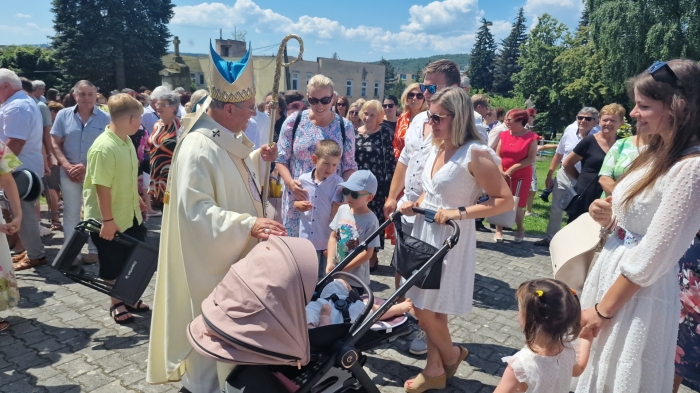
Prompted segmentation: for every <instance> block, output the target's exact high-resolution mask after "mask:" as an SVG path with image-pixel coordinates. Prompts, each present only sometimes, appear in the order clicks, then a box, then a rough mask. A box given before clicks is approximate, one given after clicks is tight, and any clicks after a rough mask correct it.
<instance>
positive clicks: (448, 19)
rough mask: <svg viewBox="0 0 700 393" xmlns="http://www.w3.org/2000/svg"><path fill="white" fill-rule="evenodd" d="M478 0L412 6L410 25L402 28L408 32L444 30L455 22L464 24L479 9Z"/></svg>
mask: <svg viewBox="0 0 700 393" xmlns="http://www.w3.org/2000/svg"><path fill="white" fill-rule="evenodd" d="M477 4H478V0H443V1H433V2H432V3H429V4H428V5H425V6H422V5H412V6H411V8H409V9H408V13H409V14H410V15H411V17H410V18H409V19H408V21H409V24H408V25H403V26H401V30H404V31H408V32H419V31H431V30H436V29H437V30H442V29H444V28H446V27H449V26H451V25H452V24H453V23H455V22H462V23H463V21H464V18H465V17H466V15H467V14H468V13H470V12H472V11H475V10H476V8H477Z"/></svg>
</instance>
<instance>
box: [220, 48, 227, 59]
mask: <svg viewBox="0 0 700 393" xmlns="http://www.w3.org/2000/svg"><path fill="white" fill-rule="evenodd" d="M221 51H222V52H223V53H222V54H221V55H222V56H223V57H228V46H224V47H221Z"/></svg>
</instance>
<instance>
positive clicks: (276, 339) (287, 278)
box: [187, 236, 318, 365]
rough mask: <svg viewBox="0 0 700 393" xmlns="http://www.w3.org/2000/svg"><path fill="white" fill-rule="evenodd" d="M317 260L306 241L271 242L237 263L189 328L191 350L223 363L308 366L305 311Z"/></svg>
mask: <svg viewBox="0 0 700 393" xmlns="http://www.w3.org/2000/svg"><path fill="white" fill-rule="evenodd" d="M317 274H318V259H317V257H316V250H315V248H314V246H313V245H312V244H311V242H309V241H308V240H307V239H300V238H292V237H276V236H270V239H269V240H268V241H265V242H261V243H259V244H258V245H256V246H255V248H253V250H251V251H250V253H249V254H248V255H247V256H246V257H245V258H243V259H241V260H240V261H239V262H238V263H235V264H233V265H232V266H231V269H229V271H228V273H227V274H226V276H225V277H224V279H223V280H222V281H221V282H220V283H219V285H217V286H216V288H215V289H214V291H213V292H212V293H211V295H209V297H207V298H206V299H205V300H204V302H202V315H200V316H198V317H197V318H195V319H194V320H193V321H192V322H191V323H190V324H189V325H188V327H187V330H188V334H187V336H188V338H189V340H190V343H191V344H192V347H193V348H194V349H195V350H196V351H197V352H198V353H200V354H201V355H203V356H205V357H208V358H212V359H214V360H216V361H219V362H228V363H239V364H295V365H296V364H298V363H301V364H307V363H308V362H309V358H310V345H309V335H308V330H307V325H306V310H305V306H306V305H307V304H308V302H309V301H311V298H312V296H313V293H314V289H315V286H316V279H317Z"/></svg>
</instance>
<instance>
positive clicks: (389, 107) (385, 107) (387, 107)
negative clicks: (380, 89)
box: [382, 104, 394, 109]
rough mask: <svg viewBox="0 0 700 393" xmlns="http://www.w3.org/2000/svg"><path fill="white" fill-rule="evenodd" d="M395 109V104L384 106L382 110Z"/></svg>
mask: <svg viewBox="0 0 700 393" xmlns="http://www.w3.org/2000/svg"><path fill="white" fill-rule="evenodd" d="M393 107H394V104H384V105H382V108H384V109H391V108H393Z"/></svg>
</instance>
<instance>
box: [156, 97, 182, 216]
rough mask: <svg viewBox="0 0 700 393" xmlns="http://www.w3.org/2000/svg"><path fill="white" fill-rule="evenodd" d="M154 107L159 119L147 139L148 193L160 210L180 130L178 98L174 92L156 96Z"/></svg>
mask: <svg viewBox="0 0 700 393" xmlns="http://www.w3.org/2000/svg"><path fill="white" fill-rule="evenodd" d="M154 106H155V108H156V113H157V114H158V117H160V119H159V120H158V121H157V122H156V124H155V125H154V126H153V132H152V133H151V135H150V136H149V137H148V143H149V144H150V146H151V152H150V154H151V182H150V186H149V190H148V193H149V194H150V195H151V200H152V203H153V204H154V205H156V207H157V208H158V210H160V209H162V207H163V196H164V195H165V187H166V185H167V184H168V173H169V172H170V162H171V161H172V159H173V152H174V151H175V145H177V131H178V129H180V120H179V119H178V118H177V113H178V109H179V108H180V96H179V95H178V94H177V93H175V92H166V93H163V94H161V95H159V96H158V98H157V101H156V103H155V105H154Z"/></svg>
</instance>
